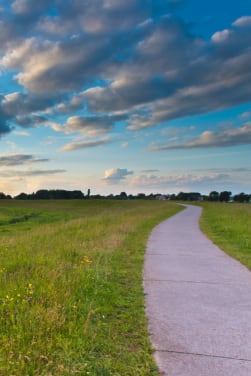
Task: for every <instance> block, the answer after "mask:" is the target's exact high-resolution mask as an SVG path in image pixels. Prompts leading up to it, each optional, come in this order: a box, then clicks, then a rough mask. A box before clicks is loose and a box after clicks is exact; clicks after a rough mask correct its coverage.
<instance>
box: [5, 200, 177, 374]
mask: <svg viewBox="0 0 251 376" xmlns="http://www.w3.org/2000/svg"><path fill="white" fill-rule="evenodd" d="M179 210H182V208H181V207H179V206H178V205H176V204H175V203H170V202H159V201H143V200H142V201H140V200H139V201H107V200H106V201H101V200H100V201H91V200H90V201H60V202H57V201H50V202H49V201H43V202H39V201H26V202H23V201H8V202H7V201H4V202H0V221H2V222H0V231H1V228H5V231H8V232H6V233H5V232H2V233H1V243H0V286H1V288H0V375H3V376H5V375H6V376H7V375H8V376H26V375H32V376H45V375H46V376H49V375H51V376H59V375H60V376H61V375H64V376H66V375H83V376H86V375H91V376H144V375H145V376H150V375H151V376H157V375H158V371H157V368H156V366H155V364H154V362H153V359H152V350H151V346H150V342H149V338H148V330H147V321H146V318H145V312H144V295H143V288H142V268H143V260H144V253H145V246H146V241H147V238H148V236H149V234H150V231H151V229H152V228H153V227H154V226H155V225H156V224H157V223H159V222H160V221H162V220H163V219H165V218H167V217H169V216H171V215H173V214H175V213H176V212H178V211H179ZM27 213H28V214H27ZM31 213H33V214H32V215H31ZM34 213H35V214H34ZM25 215H26V216H28V217H27V218H26V217H25V219H24V220H23V221H21V220H20V221H13V222H12V223H11V222H10V220H11V218H12V216H13V218H17V217H19V218H21V217H22V218H24V216H25ZM50 222H51V223H50ZM25 226H26V227H25ZM27 229H28V230H27Z"/></svg>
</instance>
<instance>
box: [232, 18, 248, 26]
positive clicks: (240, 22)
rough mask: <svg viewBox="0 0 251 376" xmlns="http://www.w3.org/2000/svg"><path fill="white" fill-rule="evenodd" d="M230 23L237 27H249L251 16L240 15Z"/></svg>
mask: <svg viewBox="0 0 251 376" xmlns="http://www.w3.org/2000/svg"><path fill="white" fill-rule="evenodd" d="M232 25H233V26H238V27H250V26H251V16H243V17H240V18H238V19H237V20H236V21H234V22H233V24H232Z"/></svg>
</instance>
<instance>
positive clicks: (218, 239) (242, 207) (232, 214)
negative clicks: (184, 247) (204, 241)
mask: <svg viewBox="0 0 251 376" xmlns="http://www.w3.org/2000/svg"><path fill="white" fill-rule="evenodd" d="M202 205H203V208H204V210H203V213H202V217H201V228H202V230H203V231H204V232H205V233H206V234H207V235H208V236H209V237H210V238H211V239H212V240H213V241H214V242H215V243H216V244H217V245H219V246H220V247H221V248H222V249H223V250H224V251H225V252H226V253H228V254H229V255H230V256H232V257H234V258H236V259H237V260H239V261H240V262H241V263H242V264H243V265H245V266H246V267H247V268H249V269H250V270H251V231H250V229H251V205H250V204H236V203H228V204H226V203H203V204H202Z"/></svg>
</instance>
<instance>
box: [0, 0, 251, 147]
mask: <svg viewBox="0 0 251 376" xmlns="http://www.w3.org/2000/svg"><path fill="white" fill-rule="evenodd" d="M181 3H182V1H177V0H176V1H175V0H156V1H154V2H153V1H152V0H145V1H142V0H128V1H126V2H125V1H123V0H93V1H91V2H90V1H89V0H71V1H70V0H55V1H49V0H43V1H39V2H35V3H34V1H31V0H13V1H12V2H11V3H10V5H9V6H8V7H7V6H6V7H5V8H6V9H5V11H4V12H3V16H4V17H3V20H2V21H1V22H0V45H1V49H2V58H1V59H0V64H1V66H2V67H3V68H4V69H5V70H6V71H10V72H13V75H14V79H15V80H16V81H17V84H18V85H19V86H20V87H21V88H22V90H20V92H14V93H10V94H8V95H6V96H5V97H4V98H3V97H2V100H1V105H0V135H1V134H2V135H3V134H6V133H9V132H10V131H11V130H12V128H11V126H10V125H9V124H15V123H16V124H17V125H19V126H21V127H29V126H41V125H43V124H44V125H48V122H52V119H53V122H55V116H59V117H60V116H61V115H62V114H69V115H71V116H69V119H68V121H67V122H66V124H65V126H64V127H62V128H61V130H65V131H68V132H72V131H74V132H75V131H79V132H87V133H89V134H101V133H108V132H112V131H113V129H114V127H116V122H119V121H120V120H124V121H126V123H127V125H128V129H129V130H140V129H145V128H148V127H153V126H156V125H158V124H161V123H164V122H166V121H170V120H172V119H176V118H180V117H184V116H193V115H197V114H204V113H208V112H211V111H216V110H222V109H226V108H229V107H233V106H236V105H239V104H243V103H247V102H249V101H251V71H250V66H251V51H250V31H251V21H250V16H245V15H244V16H243V17H241V18H239V19H238V20H236V21H235V22H233V23H232V25H229V28H228V29H224V30H216V31H215V33H214V34H213V35H212V37H211V39H210V40H203V39H202V38H199V37H198V36H196V35H194V34H192V32H191V29H190V26H189V25H187V24H184V23H183V22H182V21H181V20H179V19H177V18H175V17H174V16H173V15H172V12H173V9H174V7H176V6H178V5H180V4H181ZM84 111H87V112H88V116H83V112H84ZM119 116H120V120H119ZM55 129H56V128H55ZM57 129H58V130H59V129H60V127H57ZM235 141H236V138H235ZM106 142H107V141H106ZM198 142H199V141H198ZM102 143H104V140H101V141H100V140H96V141H95V142H94V141H84V142H83V143H72V144H69V145H66V146H65V148H64V150H75V149H78V148H85V147H92V146H99V145H100V144H102ZM194 147H195V146H194ZM204 147H207V146H206V144H205V145H204Z"/></svg>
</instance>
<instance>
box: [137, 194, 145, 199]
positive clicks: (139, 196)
mask: <svg viewBox="0 0 251 376" xmlns="http://www.w3.org/2000/svg"><path fill="white" fill-rule="evenodd" d="M137 198H139V199H144V198H146V194H145V193H138V194H137Z"/></svg>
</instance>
